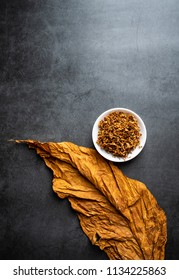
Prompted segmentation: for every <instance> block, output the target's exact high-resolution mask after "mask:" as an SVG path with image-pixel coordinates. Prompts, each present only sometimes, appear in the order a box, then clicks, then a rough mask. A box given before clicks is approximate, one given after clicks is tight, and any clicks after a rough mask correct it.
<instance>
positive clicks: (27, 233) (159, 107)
mask: <svg viewBox="0 0 179 280" xmlns="http://www.w3.org/2000/svg"><path fill="white" fill-rule="evenodd" d="M178 26H179V2H178V1H177V0H158V1H155V0H151V1H147V0H143V1H138V0H121V1H118V0H110V1H105V0H90V1H88V0H77V1H73V0H63V1H62V0H53V1H50V0H34V1H33V0H26V1H21V0H11V1H10V0H6V1H5V0H1V1H0V102H1V103H0V104H1V106H0V135H1V146H0V175H1V176H0V257H1V259H107V257H106V255H105V254H104V253H103V252H102V251H100V250H99V248H97V247H94V246H92V245H91V244H90V242H89V241H88V239H87V237H86V236H85V235H84V233H83V232H82V230H81V228H80V226H79V221H78V219H77V217H76V214H75V213H74V212H73V211H72V210H71V208H70V205H69V203H68V201H66V200H60V199H59V198H57V197H56V195H55V194H54V193H53V192H52V189H51V183H52V173H51V171H50V170H49V169H48V168H46V167H45V164H44V162H43V161H42V159H41V158H39V157H38V156H37V155H36V153H35V151H32V150H29V149H28V148H27V147H26V146H25V145H16V144H14V143H12V142H8V141H7V140H8V139H27V138H31V139H37V140H40V141H56V142H57V141H72V142H74V143H76V144H79V145H83V146H87V147H93V144H92V139H91V130H92V126H93V123H94V121H95V120H96V118H97V117H98V115H99V114H101V113H102V112H103V111H105V110H107V109H110V108H112V107H126V108H129V109H131V110H134V111H135V112H136V113H138V114H139V115H140V116H141V117H142V118H143V120H144V122H145V124H146V127H147V132H148V138H147V144H146V146H145V148H144V150H143V152H142V153H141V154H140V155H139V156H138V157H137V158H135V159H134V160H132V161H130V162H128V163H124V164H119V168H121V169H122V171H123V172H124V173H125V174H126V175H127V176H129V177H131V178H135V179H138V180H140V181H142V182H144V183H145V184H146V185H147V186H148V188H149V189H150V190H151V192H152V193H153V194H154V196H155V197H156V199H157V201H158V203H159V205H160V206H161V207H162V208H163V209H164V210H165V212H166V215H167V219H168V243H167V247H166V259H179V184H178V182H179V172H178V170H179V163H178V162H179V157H178V146H179V140H178V136H179V134H178V123H179V121H178V119H179V113H178V111H179V32H178Z"/></svg>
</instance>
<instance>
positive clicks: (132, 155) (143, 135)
mask: <svg viewBox="0 0 179 280" xmlns="http://www.w3.org/2000/svg"><path fill="white" fill-rule="evenodd" d="M112 112H124V113H128V114H131V115H133V116H134V117H135V118H136V119H137V121H138V124H139V127H140V133H141V137H140V144H139V146H137V147H136V148H135V149H134V150H133V151H132V152H131V153H130V154H129V155H128V156H127V157H126V158H122V157H115V156H113V155H112V154H110V153H107V152H106V151H105V150H104V149H102V148H101V147H100V146H99V145H98V144H97V143H96V141H97V139H98V130H99V128H98V124H99V122H100V121H101V120H103V119H104V117H106V116H107V115H109V114H110V113H112ZM146 139H147V130H146V127H145V124H144V122H143V120H142V119H141V118H140V117H139V115H137V114H136V113H135V112H133V111H131V110H129V109H126V108H112V109H109V110H107V111H105V112H104V113H102V114H101V115H100V116H99V117H98V118H97V120H96V121H95V123H94V125H93V129H92V140H93V144H94V146H95V148H96V150H97V151H98V152H99V153H100V154H101V155H102V156H103V157H104V158H106V159H108V160H110V161H114V162H126V161H128V160H131V159H133V158H135V157H136V156H137V155H138V154H139V153H140V152H141V151H142V149H143V148H144V146H145V143H146Z"/></svg>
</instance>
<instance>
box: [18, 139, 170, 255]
mask: <svg viewBox="0 0 179 280" xmlns="http://www.w3.org/2000/svg"><path fill="white" fill-rule="evenodd" d="M16 142H18V143H21V142H24V143H26V144H28V145H29V147H30V148H34V149H35V150H36V152H37V154H39V155H40V156H41V157H42V158H43V159H44V161H45V163H46V165H47V166H48V167H49V168H51V169H52V171H53V175H54V178H53V190H54V192H56V193H57V195H58V196H59V197H60V198H66V197H67V198H68V199H69V201H70V203H71V206H72V208H73V209H74V210H75V211H76V212H77V215H78V218H79V220H80V224H81V227H82V229H83V231H84V232H85V234H86V235H87V236H88V238H89V239H90V241H91V242H92V244H94V245H97V246H99V247H100V249H102V250H104V251H105V252H106V254H107V255H108V257H109V259H113V260H120V259H121V260H138V259H140V260H159V259H164V257H165V244H166V241H167V230H166V216H165V213H164V211H163V210H162V209H161V208H160V207H159V205H158V203H157V201H156V199H155V198H154V196H153V195H152V194H151V193H150V191H149V190H148V189H147V187H146V186H145V185H144V184H143V183H141V182H139V181H136V180H133V179H130V178H128V177H126V176H125V175H124V174H123V173H122V172H121V170H120V169H119V168H118V167H117V166H115V165H114V164H113V163H111V162H109V161H106V160H104V159H103V158H102V157H101V156H100V155H99V154H98V153H97V152H96V151H95V150H94V149H90V148H85V147H81V146H77V145H75V144H73V143H69V142H61V143H53V142H46V143H41V142H38V141H33V140H25V141H24V140H17V141H16Z"/></svg>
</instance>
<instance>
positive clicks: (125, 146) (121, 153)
mask: <svg viewBox="0 0 179 280" xmlns="http://www.w3.org/2000/svg"><path fill="white" fill-rule="evenodd" d="M98 127H99V131H98V139H97V144H98V145H99V146H100V147H101V148H102V149H104V150H105V151H106V152H108V153H111V154H112V155H113V156H115V157H123V158H126V157H127V156H128V154H130V153H131V152H132V151H133V150H134V149H135V148H136V147H137V146H139V144H140V137H141V132H140V127H139V125H138V121H137V119H136V118H135V117H134V116H133V115H131V114H127V113H123V112H112V113H110V114H109V115H107V116H106V117H105V118H104V119H103V120H101V121H100V122H99V125H98Z"/></svg>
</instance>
